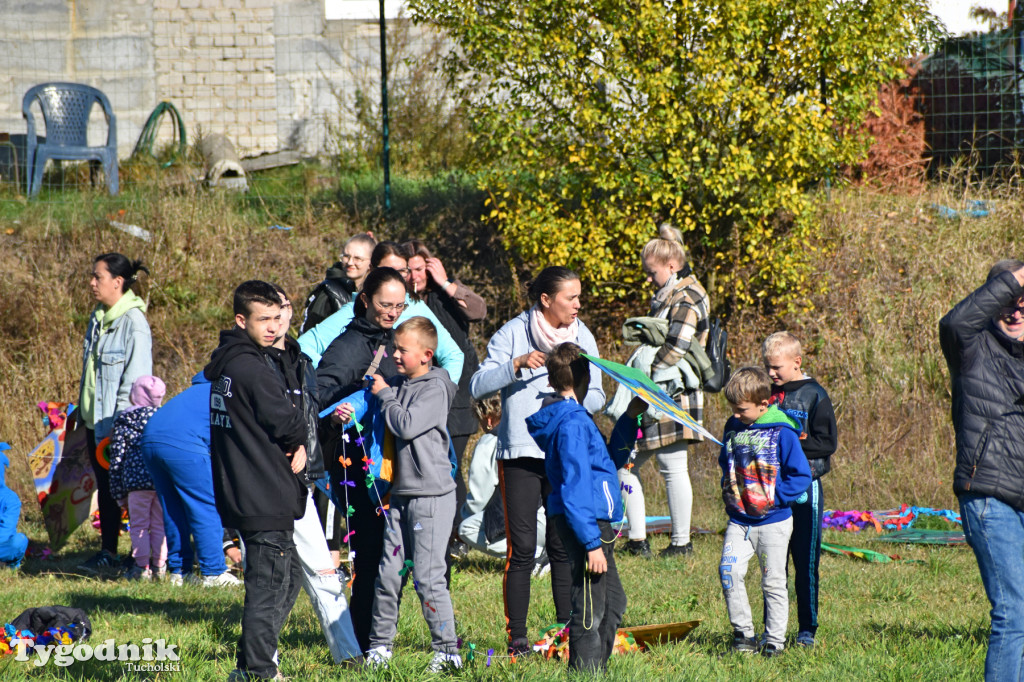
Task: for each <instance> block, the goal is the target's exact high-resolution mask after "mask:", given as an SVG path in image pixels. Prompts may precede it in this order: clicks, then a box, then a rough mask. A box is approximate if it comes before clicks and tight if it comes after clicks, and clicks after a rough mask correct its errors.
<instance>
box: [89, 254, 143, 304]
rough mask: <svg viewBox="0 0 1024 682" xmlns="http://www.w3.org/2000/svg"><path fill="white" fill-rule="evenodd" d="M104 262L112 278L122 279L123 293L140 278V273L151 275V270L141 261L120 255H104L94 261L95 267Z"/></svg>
mask: <svg viewBox="0 0 1024 682" xmlns="http://www.w3.org/2000/svg"><path fill="white" fill-rule="evenodd" d="M100 261H103V263H104V264H105V265H106V266H107V270H108V271H109V272H110V276H111V277H121V278H122V279H123V281H122V282H121V293H122V294H123V293H125V292H126V291H128V290H129V289H130V288H131V286H132V285H133V284H135V280H137V279H138V277H139V271H140V270H141V271H142V272H144V273H146V274H147V275H148V274H149V270H148V269H147V268H146V266H145V265H143V264H142V261H140V260H129V259H128V257H127V256H123V255H121V254H120V253H104V254H102V255H99V256H96V257H95V258H93V259H92V262H93V265H95V264H96V263H99V262H100Z"/></svg>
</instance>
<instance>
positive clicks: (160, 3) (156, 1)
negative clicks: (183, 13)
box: [153, 0, 178, 14]
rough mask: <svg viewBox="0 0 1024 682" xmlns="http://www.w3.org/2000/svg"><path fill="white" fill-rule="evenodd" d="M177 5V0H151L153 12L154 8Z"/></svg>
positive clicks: (159, 8)
mask: <svg viewBox="0 0 1024 682" xmlns="http://www.w3.org/2000/svg"><path fill="white" fill-rule="evenodd" d="M177 6H178V0H153V10H154V14H155V11H156V10H168V9H174V8H175V7H177Z"/></svg>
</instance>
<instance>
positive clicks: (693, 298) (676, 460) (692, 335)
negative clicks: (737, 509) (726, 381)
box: [619, 223, 710, 557]
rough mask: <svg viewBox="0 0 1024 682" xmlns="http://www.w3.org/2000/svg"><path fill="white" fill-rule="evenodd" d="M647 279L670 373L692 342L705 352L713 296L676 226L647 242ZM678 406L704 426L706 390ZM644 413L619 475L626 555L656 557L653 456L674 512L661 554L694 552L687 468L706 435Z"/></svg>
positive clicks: (682, 396)
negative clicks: (651, 531)
mask: <svg viewBox="0 0 1024 682" xmlns="http://www.w3.org/2000/svg"><path fill="white" fill-rule="evenodd" d="M641 258H642V260H643V266H644V272H645V273H647V281H648V282H650V283H651V284H653V285H654V286H655V287H656V288H657V292H656V293H655V294H654V298H653V299H651V309H650V312H649V313H648V315H649V316H650V317H656V318H661V319H665V320H668V333H667V335H666V338H665V342H664V344H662V345H661V347H660V348H658V351H657V353H656V354H655V357H654V362H653V363H652V364H651V371H652V372H654V371H657V370H660V369H667V368H670V367H672V366H674V365H675V364H676V363H678V362H680V361H682V360H683V357H684V356H685V355H686V352H687V350H688V349H689V348H690V344H691V343H696V344H699V345H700V347H701V348H703V347H704V344H705V343H706V342H707V338H708V313H709V309H710V302H709V300H708V294H707V292H706V291H705V290H704V287H703V286H701V283H700V282H698V281H697V278H696V277H695V276H694V274H693V271H692V270H691V269H690V266H689V264H688V263H687V261H686V251H685V249H684V247H683V242H682V234H681V233H680V232H679V230H677V229H676V228H674V227H672V226H671V225H668V224H667V223H666V224H663V225H662V226H661V227H660V229H659V231H658V238H657V239H652V240H651V241H649V242H647V244H646V245H645V246H644V248H643V251H642V252H641ZM673 397H674V398H675V401H676V403H677V404H678V405H679V406H680V407H681V408H682V409H684V410H686V411H688V412H689V413H690V416H691V417H693V418H694V419H695V420H696V421H697V422H698V423H702V420H703V416H704V392H703V391H702V390H701V388H700V386H698V387H697V388H694V389H686V390H683V391H682V392H679V393H677V394H676V395H674V396H673ZM652 412H653V408H652V410H650V411H648V412H647V413H645V414H644V415H643V418H642V422H641V424H640V431H641V435H640V438H638V439H637V442H636V449H637V454H636V459H635V460H634V461H633V466H632V468H630V469H621V470H620V471H619V480H620V481H621V482H622V484H623V485H622V493H623V498H624V500H625V503H626V516H627V517H628V519H629V541H628V542H627V543H626V546H625V551H626V552H628V553H630V554H636V555H639V556H648V557H649V556H651V548H650V545H649V544H648V542H647V526H646V524H645V523H644V519H645V514H646V510H645V505H644V492H643V488H642V487H641V485H640V479H639V478H638V477H637V476H636V475H635V473H634V472H635V471H636V470H637V469H638V468H639V467H640V466H641V465H642V464H643V463H644V462H646V461H647V460H648V459H650V458H651V456H652V455H653V456H654V457H655V458H656V459H657V462H658V470H659V471H660V472H661V475H662V476H663V477H664V478H665V489H666V493H667V495H668V509H669V514H670V515H671V517H672V543H671V544H670V545H669V546H668V547H667V548H665V549H664V550H662V552H661V556H677V555H686V554H690V553H691V552H692V551H693V545H692V544H690V513H691V509H692V507H693V489H692V487H691V486H690V474H689V470H688V468H687V449H688V447H689V443H691V442H697V441H700V440H702V438H701V436H700V435H698V434H696V433H694V432H693V431H691V430H690V429H688V428H686V427H685V426H683V425H682V424H680V423H678V422H676V421H674V420H672V419H670V418H669V417H668V416H666V415H663V414H660V413H659V414H658V416H653V415H652Z"/></svg>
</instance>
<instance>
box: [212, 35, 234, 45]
mask: <svg viewBox="0 0 1024 682" xmlns="http://www.w3.org/2000/svg"><path fill="white" fill-rule="evenodd" d="M213 44H214V46H216V47H234V45H235V36H234V35H232V34H230V33H228V34H219V35H215V36H213Z"/></svg>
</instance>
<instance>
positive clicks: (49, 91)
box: [21, 83, 118, 196]
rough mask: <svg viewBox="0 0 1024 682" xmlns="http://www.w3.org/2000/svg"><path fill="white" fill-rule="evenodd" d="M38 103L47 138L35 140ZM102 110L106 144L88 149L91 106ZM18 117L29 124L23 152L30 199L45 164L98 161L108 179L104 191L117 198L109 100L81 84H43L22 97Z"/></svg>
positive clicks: (39, 183) (114, 123)
mask: <svg viewBox="0 0 1024 682" xmlns="http://www.w3.org/2000/svg"><path fill="white" fill-rule="evenodd" d="M36 100H38V101H39V108H40V109H41V110H42V112H43V121H44V122H45V124H46V138H45V139H44V140H43V141H42V142H40V141H39V140H38V139H37V138H36V123H35V118H34V117H33V115H32V111H31V107H32V103H33V102H35V101H36ZM96 103H99V105H100V106H101V107H103V115H104V116H106V119H107V127H108V129H107V144H106V145H105V146H103V147H90V146H88V142H87V140H86V131H87V130H88V127H89V114H90V113H91V112H92V107H93V105H94V104H96ZM21 113H22V115H23V116H24V117H25V120H26V121H27V123H28V135H27V137H28V140H27V144H26V150H25V179H26V182H27V184H28V194H29V196H35V195H36V194H38V193H39V190H40V188H41V187H42V185H43V170H44V169H45V168H46V160H47V159H53V160H54V161H58V160H64V161H99V162H100V163H102V164H103V173H104V175H106V178H107V189H108V190H109V191H110V193H111V194H112V195H115V194H117V191H118V186H117V118H116V117H115V116H114V111H113V109H111V107H110V100H108V99H107V96H106V95H104V94H103V93H102V92H100V91H99V90H97V89H96V88H93V87H90V86H88V85H82V84H80V83H42V84H40V85H36V86H34V87H33V88H31V89H30V90H29V91H28V92H26V93H25V98H24V99H23V100H22V102H21Z"/></svg>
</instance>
